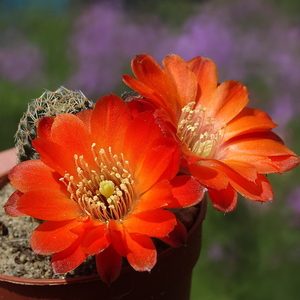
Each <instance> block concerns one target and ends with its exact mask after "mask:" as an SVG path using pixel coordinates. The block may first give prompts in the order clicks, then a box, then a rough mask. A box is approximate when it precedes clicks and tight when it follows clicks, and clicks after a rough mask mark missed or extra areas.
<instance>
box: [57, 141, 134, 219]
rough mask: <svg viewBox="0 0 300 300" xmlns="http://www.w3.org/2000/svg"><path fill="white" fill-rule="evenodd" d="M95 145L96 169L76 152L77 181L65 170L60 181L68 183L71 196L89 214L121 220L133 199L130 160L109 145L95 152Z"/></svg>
mask: <svg viewBox="0 0 300 300" xmlns="http://www.w3.org/2000/svg"><path fill="white" fill-rule="evenodd" d="M95 146H96V144H93V145H92V153H93V156H94V160H95V162H96V164H97V166H98V169H97V170H92V169H90V167H89V165H88V163H87V162H86V161H85V160H84V157H83V155H81V156H78V155H76V154H75V155H74V160H75V164H76V169H77V175H78V178H79V181H78V180H75V179H74V176H72V175H70V174H68V173H67V174H65V175H64V177H62V178H61V179H60V180H61V181H62V182H64V183H65V185H66V186H67V190H68V191H69V193H70V198H71V199H72V200H74V201H75V202H77V203H78V205H79V206H80V207H81V209H82V210H83V211H84V212H85V213H86V214H88V215H89V216H91V217H93V218H95V219H99V220H101V221H103V222H108V221H109V220H111V219H114V220H122V218H123V217H124V216H125V215H126V214H127V213H129V212H130V210H131V208H132V205H133V202H134V199H136V196H135V192H134V188H133V184H134V180H133V179H132V178H131V173H130V171H129V169H130V168H129V162H128V161H127V160H125V159H124V156H123V153H121V154H120V155H116V154H113V152H112V149H111V147H109V148H108V149H107V151H106V150H105V149H103V148H101V149H100V151H99V152H96V151H95Z"/></svg>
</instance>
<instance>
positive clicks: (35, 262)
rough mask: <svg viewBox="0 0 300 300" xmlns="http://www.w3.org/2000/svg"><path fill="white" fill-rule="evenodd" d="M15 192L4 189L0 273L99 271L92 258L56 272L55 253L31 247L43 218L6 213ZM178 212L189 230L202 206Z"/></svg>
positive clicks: (43, 275)
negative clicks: (15, 215)
mask: <svg viewBox="0 0 300 300" xmlns="http://www.w3.org/2000/svg"><path fill="white" fill-rule="evenodd" d="M13 191H14V189H13V188H12V187H11V186H10V184H7V185H6V186H5V187H4V188H3V189H2V190H1V189H0V243H1V247H0V274H4V275H9V276H16V277H24V278H36V279H63V278H70V277H77V276H86V275H91V274H96V273H97V269H96V265H95V261H94V257H88V258H87V260H86V261H85V262H84V263H82V264H81V265H80V266H79V267H78V268H76V269H75V270H72V271H70V272H68V273H67V274H54V272H53V271H52V269H51V256H50V255H38V254H35V253H34V252H33V251H32V250H31V248H30V236H31V233H32V232H33V230H34V229H35V228H36V227H37V226H38V225H39V224H40V221H39V220H36V219H34V218H31V217H11V216H8V215H7V214H6V213H5V212H4V209H3V206H4V205H5V203H6V201H7V199H8V197H9V196H10V195H11V194H12V193H13ZM175 213H176V215H177V217H178V218H179V219H180V220H181V221H182V222H183V223H184V224H185V226H186V227H187V229H189V228H190V227H191V226H192V224H193V223H194V221H195V219H196V216H197V215H198V213H199V208H197V207H190V208H185V209H181V210H178V211H176V212H175ZM166 247H167V246H166V244H163V243H162V242H160V243H158V244H157V248H159V249H160V251H161V250H163V249H166ZM124 262H125V263H126V260H124Z"/></svg>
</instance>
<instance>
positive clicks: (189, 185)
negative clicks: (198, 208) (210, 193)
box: [168, 175, 206, 208]
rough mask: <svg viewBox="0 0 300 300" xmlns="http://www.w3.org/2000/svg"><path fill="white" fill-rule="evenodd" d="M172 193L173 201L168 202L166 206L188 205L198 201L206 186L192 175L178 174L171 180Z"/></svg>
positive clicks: (202, 195)
mask: <svg viewBox="0 0 300 300" xmlns="http://www.w3.org/2000/svg"><path fill="white" fill-rule="evenodd" d="M171 184H172V186H173V188H172V193H173V195H174V198H175V199H176V200H175V201H173V202H171V203H169V204H168V208H178V207H188V206H192V205H196V204H197V203H199V202H200V201H201V200H202V199H203V197H204V195H205V191H206V188H205V187H204V186H203V185H202V184H200V183H199V181H198V180H196V179H195V178H194V177H193V176H189V175H180V176H176V177H175V178H174V179H172V180H171Z"/></svg>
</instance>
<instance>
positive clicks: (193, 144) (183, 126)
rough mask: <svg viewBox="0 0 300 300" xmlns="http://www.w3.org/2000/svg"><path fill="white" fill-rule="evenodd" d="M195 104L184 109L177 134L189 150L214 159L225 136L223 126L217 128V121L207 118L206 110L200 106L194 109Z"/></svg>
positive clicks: (189, 104) (191, 103) (192, 103)
mask: <svg viewBox="0 0 300 300" xmlns="http://www.w3.org/2000/svg"><path fill="white" fill-rule="evenodd" d="M195 104H196V103H195V102H190V103H188V104H187V105H186V106H185V107H183V108H182V113H181V116H180V120H179V123H178V129H177V134H178V136H179V138H180V139H181V140H182V141H183V142H184V143H186V144H187V146H188V147H189V149H190V150H191V151H192V152H193V153H195V154H196V155H198V156H200V157H202V158H212V157H214V155H215V152H216V150H217V149H218V146H219V145H220V143H221V142H222V139H223V136H224V128H225V126H226V125H223V126H222V127H221V128H218V129H216V128H215V119H214V118H212V117H210V116H206V108H205V107H202V106H201V105H199V106H198V107H197V108H196V109H193V107H194V106H195Z"/></svg>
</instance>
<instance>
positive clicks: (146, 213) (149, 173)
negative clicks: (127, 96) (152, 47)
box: [5, 95, 204, 283]
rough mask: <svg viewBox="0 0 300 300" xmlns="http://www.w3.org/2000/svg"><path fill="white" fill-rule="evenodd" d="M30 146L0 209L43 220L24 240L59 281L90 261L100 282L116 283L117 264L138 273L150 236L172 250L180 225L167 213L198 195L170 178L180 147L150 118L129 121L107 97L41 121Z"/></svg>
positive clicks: (191, 184)
mask: <svg viewBox="0 0 300 300" xmlns="http://www.w3.org/2000/svg"><path fill="white" fill-rule="evenodd" d="M33 146H34V148H35V149H36V150H37V152H38V153H39V154H40V159H37V160H30V161H25V162H22V163H20V164H18V165H17V166H15V167H14V168H13V169H12V171H11V172H10V175H9V176H10V180H11V184H12V185H13V186H14V187H15V188H16V189H17V191H16V192H15V193H13V194H12V196H11V197H10V198H9V200H8V202H7V204H6V206H5V210H6V212H7V213H8V214H10V215H12V216H25V215H29V216H32V217H34V218H37V219H41V220H45V221H46V222H44V223H42V224H41V225H40V226H39V227H37V228H36V229H35V230H34V232H33V234H32V237H31V247H32V249H33V250H34V251H35V252H36V253H39V254H53V256H52V267H53V270H54V272H56V273H66V272H68V271H70V270H72V269H74V268H76V267H77V266H78V265H80V264H81V263H82V262H83V261H84V260H85V259H86V258H87V256H89V255H96V264H97V269H98V272H99V275H100V277H101V278H102V280H104V281H105V282H107V283H111V282H112V281H113V280H115V279H116V278H117V277H118V275H119V273H120V269H121V263H122V257H126V258H127V260H128V262H129V263H130V265H131V266H132V267H133V268H134V269H135V270H137V271H149V270H151V269H152V267H153V266H154V265H155V263H156V256H157V251H156V248H155V244H154V243H153V240H152V238H153V237H154V238H158V239H162V240H165V241H167V242H169V243H171V244H174V245H176V244H178V243H180V242H182V240H183V239H184V234H185V232H184V229H183V227H182V226H183V225H181V223H180V222H179V221H178V220H177V219H176V217H175V215H174V214H173V213H171V212H170V211H169V210H166V209H167V208H176V207H178V208H180V207H185V206H191V205H194V204H196V203H197V202H199V201H200V200H201V199H202V198H203V194H204V189H203V188H202V187H201V185H199V183H198V182H197V181H196V180H195V179H193V177H191V176H186V175H183V176H176V174H177V173H178V170H179V166H180V150H179V148H178V144H177V143H176V142H175V141H174V140H173V139H171V138H168V137H165V136H164V135H163V134H162V132H161V129H160V128H159V126H158V124H156V120H155V118H154V117H153V115H152V114H151V113H149V112H144V113H139V114H134V115H133V114H132V113H131V111H130V109H129V107H128V105H126V104H125V103H124V102H123V101H122V99H121V98H119V97H117V96H115V95H110V96H105V97H103V98H101V99H99V100H98V102H97V104H96V106H95V108H94V109H90V110H86V111H82V112H80V113H78V114H77V115H72V114H60V115H58V116H56V117H47V118H43V119H41V121H40V123H39V125H38V137H37V138H36V139H35V140H33Z"/></svg>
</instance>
